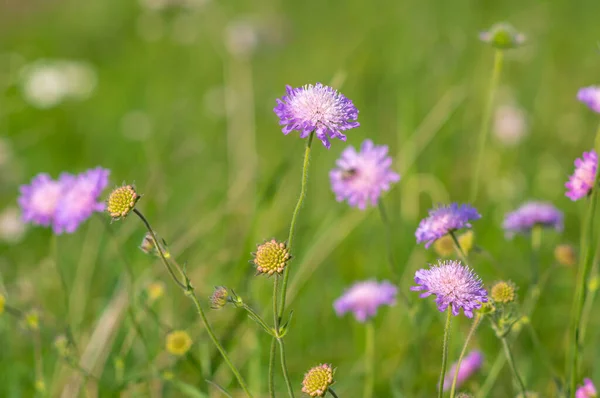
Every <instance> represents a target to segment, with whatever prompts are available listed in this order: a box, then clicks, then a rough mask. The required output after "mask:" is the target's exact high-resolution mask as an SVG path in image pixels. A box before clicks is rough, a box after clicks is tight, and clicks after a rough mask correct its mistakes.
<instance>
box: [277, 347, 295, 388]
mask: <svg viewBox="0 0 600 398" xmlns="http://www.w3.org/2000/svg"><path fill="white" fill-rule="evenodd" d="M277 342H278V343H279V355H280V357H281V370H282V371H283V378H284V379H285V385H286V386H287V390H288V395H289V396H290V398H294V388H293V387H292V382H291V381H290V376H289V375H288V370H287V362H286V360H285V346H284V344H283V338H281V337H279V338H277Z"/></svg>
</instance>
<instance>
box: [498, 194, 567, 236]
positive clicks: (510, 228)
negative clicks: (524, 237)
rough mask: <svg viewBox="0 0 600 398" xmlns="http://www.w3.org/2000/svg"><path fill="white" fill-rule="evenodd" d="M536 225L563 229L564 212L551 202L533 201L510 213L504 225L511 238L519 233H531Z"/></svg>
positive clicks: (558, 229) (507, 234)
mask: <svg viewBox="0 0 600 398" xmlns="http://www.w3.org/2000/svg"><path fill="white" fill-rule="evenodd" d="M536 225H540V226H542V227H548V228H554V229H555V230H557V231H562V229H563V213H562V212H561V211H560V210H558V209H557V208H556V207H554V206H553V205H552V204H550V203H547V202H535V201H531V202H527V203H525V204H523V205H522V206H521V207H519V208H518V209H517V210H515V211H513V212H511V213H508V214H507V215H506V217H505V218H504V223H503V225H502V227H503V228H504V230H505V231H506V236H507V237H509V238H510V237H512V236H514V235H515V234H517V233H523V234H526V233H529V232H530V231H531V229H532V228H533V227H534V226H536Z"/></svg>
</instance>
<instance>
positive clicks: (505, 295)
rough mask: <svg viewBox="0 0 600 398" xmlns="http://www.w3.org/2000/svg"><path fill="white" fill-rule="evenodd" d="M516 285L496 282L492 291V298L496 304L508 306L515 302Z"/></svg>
mask: <svg viewBox="0 0 600 398" xmlns="http://www.w3.org/2000/svg"><path fill="white" fill-rule="evenodd" d="M515 290H516V289H515V285H514V284H513V283H512V282H505V281H500V282H496V283H495V284H494V285H493V286H492V289H491V294H490V295H491V297H492V300H494V301H495V302H496V303H502V304H508V303H512V302H513V301H515V297H516V294H515Z"/></svg>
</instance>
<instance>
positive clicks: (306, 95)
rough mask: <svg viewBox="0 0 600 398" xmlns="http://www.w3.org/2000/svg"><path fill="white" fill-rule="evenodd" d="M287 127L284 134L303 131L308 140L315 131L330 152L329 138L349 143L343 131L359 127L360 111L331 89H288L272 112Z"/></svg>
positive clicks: (316, 87)
mask: <svg viewBox="0 0 600 398" xmlns="http://www.w3.org/2000/svg"><path fill="white" fill-rule="evenodd" d="M273 111H274V112H275V114H276V115H277V116H278V117H279V124H280V125H281V126H284V127H283V129H282V131H283V134H289V133H290V132H291V131H294V130H295V131H298V132H300V138H307V137H308V136H309V135H310V134H311V133H312V132H313V131H314V133H315V135H316V136H317V138H318V139H320V140H321V142H322V143H323V145H325V147H326V148H327V149H329V147H330V146H331V143H330V142H329V139H330V138H338V139H340V140H342V141H346V136H345V135H344V134H342V131H345V130H349V129H352V128H355V127H358V126H359V125H360V124H359V123H358V122H357V121H356V119H358V109H356V107H355V106H354V104H353V103H352V101H351V100H349V99H348V98H346V97H345V96H344V95H342V94H341V93H339V92H337V91H336V90H334V89H333V88H331V87H329V86H324V85H322V84H321V83H317V84H315V85H314V86H313V85H312V84H307V85H305V86H302V87H298V88H292V87H291V86H287V87H286V95H284V96H283V97H281V99H279V98H278V99H277V106H276V107H275V108H274V109H273Z"/></svg>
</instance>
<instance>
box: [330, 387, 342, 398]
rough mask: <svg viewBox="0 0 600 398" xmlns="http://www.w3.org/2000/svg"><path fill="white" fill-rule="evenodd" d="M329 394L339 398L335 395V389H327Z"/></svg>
mask: <svg viewBox="0 0 600 398" xmlns="http://www.w3.org/2000/svg"><path fill="white" fill-rule="evenodd" d="M327 392H329V394H331V396H332V397H333V398H339V397H338V396H337V394H336V393H335V391H333V388H331V387H329V388H328V389H327Z"/></svg>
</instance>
